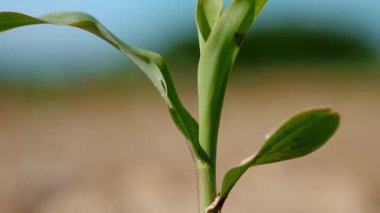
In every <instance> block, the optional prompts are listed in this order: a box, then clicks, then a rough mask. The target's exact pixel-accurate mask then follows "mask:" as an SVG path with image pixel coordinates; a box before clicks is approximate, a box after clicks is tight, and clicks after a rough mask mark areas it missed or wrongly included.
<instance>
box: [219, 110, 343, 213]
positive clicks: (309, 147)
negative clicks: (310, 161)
mask: <svg viewBox="0 0 380 213" xmlns="http://www.w3.org/2000/svg"><path fill="white" fill-rule="evenodd" d="M338 125H339V115H338V114H337V113H335V112H333V111H332V110H331V109H316V110H310V111H306V112H302V113H299V114H297V115H295V116H293V117H292V118H290V119H289V120H288V121H287V122H285V124H283V125H282V126H281V127H280V128H279V129H278V130H276V131H275V132H274V133H273V134H272V135H271V136H270V137H269V138H268V139H267V140H266V142H265V144H264V146H263V147H262V148H261V150H260V151H259V153H258V154H257V155H253V156H252V157H250V158H248V159H247V160H245V161H244V162H242V163H241V165H239V166H237V167H235V168H233V169H231V170H229V171H228V172H227V174H226V175H225V177H224V179H223V183H222V188H221V192H220V196H219V198H218V200H219V201H218V202H216V203H215V204H214V208H221V205H223V202H224V200H225V199H226V198H227V196H228V194H229V192H230V191H231V189H232V188H233V187H234V185H235V184H236V183H237V181H238V180H239V179H240V177H241V176H242V175H243V174H244V173H245V172H246V171H247V170H248V169H249V168H250V167H252V166H256V165H262V164H268V163H274V162H279V161H284V160H289V159H293V158H298V157H302V156H305V155H307V154H310V153H311V152H313V151H315V150H317V149H318V148H320V147H321V146H322V145H323V144H325V143H326V141H327V140H328V139H329V138H330V137H331V136H332V135H333V134H334V133H335V131H336V129H337V128H338Z"/></svg>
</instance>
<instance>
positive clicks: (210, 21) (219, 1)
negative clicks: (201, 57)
mask: <svg viewBox="0 0 380 213" xmlns="http://www.w3.org/2000/svg"><path fill="white" fill-rule="evenodd" d="M223 4H224V0H198V4H197V12H196V16H195V17H196V21H197V26H198V33H199V44H200V47H201V49H202V47H203V45H204V43H205V41H206V40H207V38H208V36H209V35H210V32H211V29H212V28H213V27H214V25H215V23H216V20H217V19H218V18H219V16H220V14H221V13H222V10H223Z"/></svg>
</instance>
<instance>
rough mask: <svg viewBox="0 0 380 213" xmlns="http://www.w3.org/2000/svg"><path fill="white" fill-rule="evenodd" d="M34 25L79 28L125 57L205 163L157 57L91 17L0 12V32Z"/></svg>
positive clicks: (190, 123) (195, 135) (195, 127)
mask: <svg viewBox="0 0 380 213" xmlns="http://www.w3.org/2000/svg"><path fill="white" fill-rule="evenodd" d="M34 24H54V25H63V26H72V27H76V28H80V29H82V30H85V31H88V32H90V33H92V34H94V35H96V36H98V37H100V38H101V39H103V40H105V41H107V42H108V43H109V44H111V45H112V46H114V47H115V48H117V49H118V50H120V51H121V52H122V53H124V54H125V55H127V56H128V57H129V58H130V59H131V60H132V61H133V62H134V63H135V64H136V65H137V66H138V67H139V68H140V69H141V70H142V71H144V73H145V74H146V75H147V76H148V78H149V79H150V80H151V81H152V82H153V84H154V85H155V87H156V88H157V90H158V91H159V93H160V94H161V96H162V97H163V99H164V100H165V102H166V104H167V105H168V107H169V110H170V114H171V115H172V118H173V120H174V122H175V123H176V125H177V127H178V128H179V129H180V131H181V132H182V133H183V134H184V135H185V137H186V138H187V140H188V141H189V142H190V145H191V149H192V150H193V152H194V154H195V155H196V156H197V157H198V158H200V159H202V160H207V158H206V155H205V154H204V152H203V150H202V149H201V147H200V145H199V142H198V123H197V122H196V121H195V120H194V118H193V117H192V116H191V115H190V113H189V112H188V111H187V110H186V109H185V108H184V106H183V105H182V104H181V102H180V100H179V98H178V96H177V93H176V91H175V87H174V84H173V82H172V80H171V77H170V75H169V71H168V68H167V66H166V64H165V62H164V60H163V58H162V57H161V56H160V55H159V54H157V53H154V52H150V51H146V50H143V49H139V48H136V47H133V46H131V45H129V44H126V43H124V42H123V41H121V40H120V39H118V38H117V37H116V36H114V35H113V34H112V33H110V32H109V31H108V30H107V29H106V28H105V27H104V26H102V25H101V24H100V23H99V22H98V21H97V20H96V19H95V18H93V17H92V16H90V15H88V14H85V13H81V12H59V13H52V14H48V15H45V16H42V17H39V18H35V17H31V16H28V15H24V14H21V13H15V12H0V32H3V31H7V30H10V29H13V28H17V27H21V26H27V25H34Z"/></svg>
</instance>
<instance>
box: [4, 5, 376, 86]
mask: <svg viewBox="0 0 380 213" xmlns="http://www.w3.org/2000/svg"><path fill="white" fill-rule="evenodd" d="M1 4H2V7H1V10H2V11H18V12H24V13H27V14H31V15H36V16H38V15H43V14H46V13H49V12H54V11H65V10H70V11H72V10H75V11H84V12H88V13H90V14H92V15H94V16H95V17H96V18H97V19H99V20H100V21H101V22H102V23H103V24H104V25H105V26H106V27H108V28H109V29H110V30H111V31H112V32H114V33H115V34H116V35H118V36H119V37H120V38H122V39H123V40H125V41H127V42H129V43H131V44H133V45H136V46H139V47H143V48H147V49H152V50H155V51H158V52H160V53H162V54H163V55H164V56H166V55H167V54H168V53H170V52H171V50H172V49H173V48H174V49H175V48H177V46H178V45H181V44H182V43H186V42H187V41H194V40H195V39H196V36H197V34H196V26H195V21H194V10H195V4H196V1H173V0H169V1H164V2H162V1H160V2H159V1H154V0H145V1H113V2H112V4H111V3H109V2H105V1H81V2H77V1H73V0H69V1H55V2H45V1H41V0H35V1H28V2H20V1H13V0H5V1H2V3H1ZM379 10H380V3H379V2H378V1H376V0H363V1H361V2H360V4H358V3H357V1H354V0H349V1H347V0H336V1H328V0H321V1H313V0H307V1H305V0H303V1H302V0H290V1H286V2H285V1H269V2H268V4H267V6H266V8H265V12H264V13H262V14H261V15H260V17H259V18H258V20H257V23H256V25H255V26H254V29H253V32H261V31H265V30H267V31H268V29H269V30H273V29H277V28H288V30H289V29H295V30H296V31H297V30H298V31H306V32H310V31H312V32H318V31H324V32H327V33H330V34H336V35H333V37H335V38H333V39H335V40H333V41H327V40H328V39H329V35H327V36H325V37H324V38H325V39H327V40H321V41H320V42H322V45H323V42H324V41H327V42H330V43H326V44H325V45H326V46H327V45H330V44H332V45H334V44H333V43H331V42H335V41H338V42H339V39H340V36H341V37H342V36H343V38H342V39H343V40H344V39H346V40H347V37H348V38H350V39H351V41H352V42H354V44H353V45H356V46H357V45H358V43H361V44H359V45H362V46H364V47H363V48H365V47H366V48H367V49H365V50H364V51H372V52H373V54H376V55H377V58H380V57H379V53H380V25H379V22H378V20H380V14H379V13H378V12H377V11H379ZM294 35H296V34H294ZM304 35H305V34H304ZM313 35H314V36H318V34H315V33H314V34H313ZM313 35H311V36H313ZM263 36H264V37H266V36H265V35H263ZM288 36H289V35H288ZM291 36H292V35H290V37H289V39H291ZM306 36H307V35H306ZM278 37H279V39H281V37H280V36H278ZM273 39H274V40H276V37H275V35H274V37H273ZM287 41H288V40H286V39H283V40H282V42H283V43H282V45H283V47H284V48H286V47H289V48H292V45H289V44H287V43H286V42H287ZM258 42H260V41H258ZM306 42H307V41H306ZM310 42H311V43H313V40H309V43H310ZM279 44H281V42H279ZM314 44H315V45H318V44H316V43H314ZM345 45H348V46H349V45H350V41H348V43H347V41H346V44H345ZM265 46H266V44H263V45H262V48H263V47H265ZM0 47H1V48H0V55H1V56H2V57H1V58H0V66H1V70H0V78H1V79H2V80H7V79H8V80H17V79H19V80H20V79H23V80H33V79H36V80H47V81H50V80H56V81H67V80H68V81H69V82H70V81H72V80H76V79H81V78H83V77H84V78H86V77H88V76H92V75H99V74H100V75H103V74H107V72H110V71H108V70H113V69H118V68H120V67H122V68H124V69H129V68H128V66H129V65H131V64H130V61H129V60H128V59H125V58H124V56H122V55H121V54H119V53H118V52H117V51H115V50H114V49H113V48H112V47H110V46H109V45H108V44H106V43H105V42H103V41H101V40H99V39H98V38H95V37H94V36H92V35H88V34H87V33H84V32H81V31H80V30H77V29H67V28H62V27H55V26H47V25H41V26H32V27H23V28H20V29H17V30H13V31H9V32H6V33H2V34H0ZM311 48H312V47H311ZM333 48H334V47H331V49H333ZM184 51H186V50H184ZM303 51H313V49H310V48H309V49H308V48H307V47H306V48H305V49H304V50H303ZM343 51H349V50H343ZM252 52H255V49H252ZM256 52H258V51H256ZM246 53H248V54H249V51H246ZM281 53H282V52H281V51H280V53H279V54H280V55H277V59H278V57H279V56H281ZM256 54H257V53H256ZM341 54H345V53H341ZM356 54H358V52H356ZM365 54H368V52H366V53H365ZM282 56H286V53H283V54H282ZM353 56H354V57H355V55H353ZM359 56H360V53H359ZM371 56H373V55H371ZM275 57H276V56H275ZM296 57H297V56H296ZM332 57H334V54H333V55H332ZM243 58H244V57H243ZM245 58H247V57H245ZM251 58H253V57H251ZM317 60H318V59H317ZM94 61H96V62H97V63H96V64H95V63H93V62H94ZM172 61H176V60H168V63H169V64H170V63H171V62H172ZM194 63H196V61H194ZM111 74H112V73H111ZM56 83H57V82H56Z"/></svg>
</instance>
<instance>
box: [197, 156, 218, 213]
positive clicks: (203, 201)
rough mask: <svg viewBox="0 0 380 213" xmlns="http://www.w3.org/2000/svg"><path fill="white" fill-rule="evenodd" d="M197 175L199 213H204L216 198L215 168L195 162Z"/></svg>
mask: <svg viewBox="0 0 380 213" xmlns="http://www.w3.org/2000/svg"><path fill="white" fill-rule="evenodd" d="M196 168H197V173H198V177H197V178H198V200H199V213H205V210H206V208H207V207H208V206H210V205H211V203H212V202H213V201H214V200H215V197H216V178H215V166H213V165H210V164H208V163H206V162H202V161H197V163H196Z"/></svg>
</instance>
